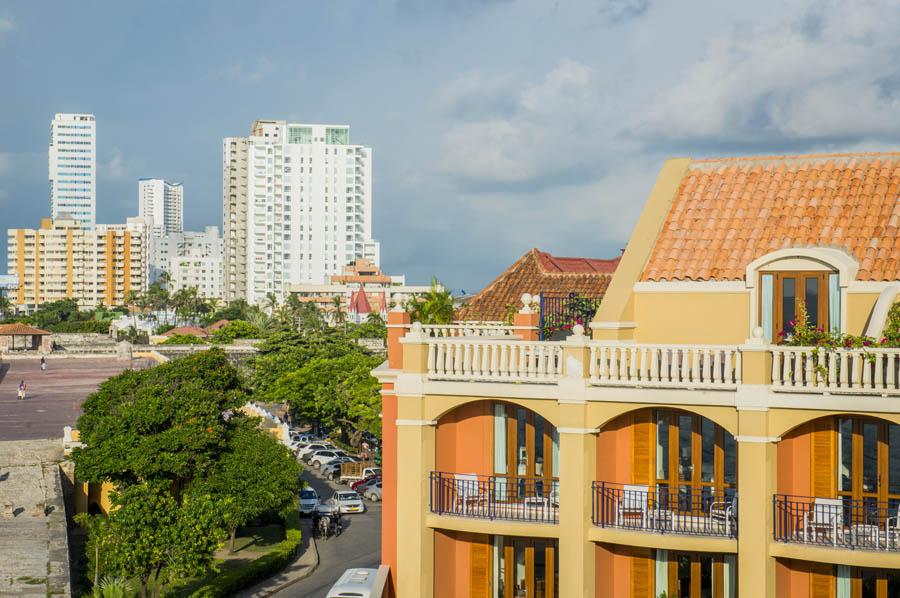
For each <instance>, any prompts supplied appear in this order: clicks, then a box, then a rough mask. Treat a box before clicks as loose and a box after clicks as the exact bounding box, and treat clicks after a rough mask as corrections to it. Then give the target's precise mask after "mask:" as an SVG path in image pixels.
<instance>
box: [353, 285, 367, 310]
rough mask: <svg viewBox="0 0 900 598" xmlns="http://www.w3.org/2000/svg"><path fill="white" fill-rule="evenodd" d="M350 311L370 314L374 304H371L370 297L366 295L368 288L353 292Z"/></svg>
mask: <svg viewBox="0 0 900 598" xmlns="http://www.w3.org/2000/svg"><path fill="white" fill-rule="evenodd" d="M350 313H353V314H370V313H372V306H370V305H369V298H368V297H366V289H364V288H362V289H360V290H358V291H354V292H353V296H352V297H351V299H350Z"/></svg>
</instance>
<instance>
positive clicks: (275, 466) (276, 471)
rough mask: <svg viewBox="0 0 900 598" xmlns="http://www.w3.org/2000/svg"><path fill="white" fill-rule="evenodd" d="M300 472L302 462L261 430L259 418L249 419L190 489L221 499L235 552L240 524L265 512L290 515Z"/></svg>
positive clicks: (230, 438)
mask: <svg viewBox="0 0 900 598" xmlns="http://www.w3.org/2000/svg"><path fill="white" fill-rule="evenodd" d="M299 476H300V465H299V464H298V463H297V460H296V459H294V458H293V456H292V455H291V454H290V452H289V451H288V449H287V448H286V447H285V446H284V445H282V444H281V443H279V442H278V441H277V440H275V438H273V437H272V436H270V435H269V434H265V433H260V431H259V430H258V429H257V428H256V420H255V419H249V420H247V421H243V422H241V424H239V425H237V426H236V427H235V429H234V430H233V432H232V433H231V434H230V436H229V438H228V443H227V445H226V447H225V453H224V454H223V456H222V458H221V459H220V460H219V461H218V464H217V467H216V469H215V470H214V471H213V472H212V474H211V475H210V476H208V477H207V478H206V479H205V480H202V481H199V482H197V483H194V484H192V485H191V488H190V491H191V492H192V493H193V492H200V493H205V494H209V495H211V496H215V497H216V498H217V499H220V500H221V503H220V512H221V514H222V517H223V519H224V522H225V525H226V527H227V529H228V533H229V543H228V550H229V551H230V552H234V537H235V534H236V532H237V528H238V527H240V526H243V525H246V524H247V523H249V522H250V521H251V520H252V519H254V518H255V517H258V516H260V515H263V514H265V513H279V514H281V515H282V516H287V514H288V511H289V510H290V509H291V508H292V507H293V500H294V493H295V491H296V489H297V485H298V484H297V480H298V478H299Z"/></svg>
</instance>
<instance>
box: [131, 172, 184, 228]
mask: <svg viewBox="0 0 900 598" xmlns="http://www.w3.org/2000/svg"><path fill="white" fill-rule="evenodd" d="M138 215H140V216H143V217H144V218H146V219H147V220H148V222H151V226H152V234H153V236H154V237H162V236H163V235H168V234H177V233H181V232H183V231H184V187H183V186H182V185H181V183H170V182H168V181H165V180H163V179H138Z"/></svg>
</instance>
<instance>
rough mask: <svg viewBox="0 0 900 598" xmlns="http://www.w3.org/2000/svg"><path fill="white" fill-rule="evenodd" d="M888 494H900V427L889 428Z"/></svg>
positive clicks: (892, 425)
mask: <svg viewBox="0 0 900 598" xmlns="http://www.w3.org/2000/svg"><path fill="white" fill-rule="evenodd" d="M888 493H889V494H900V426H898V425H896V424H890V425H889V426H888Z"/></svg>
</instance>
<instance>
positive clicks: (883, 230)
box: [641, 152, 900, 281]
mask: <svg viewBox="0 0 900 598" xmlns="http://www.w3.org/2000/svg"><path fill="white" fill-rule="evenodd" d="M898 197H900V152H892V153H864V154H821V155H806V156H768V157H755V158H727V159H720V160H698V161H694V162H692V163H691V165H690V167H689V168H688V171H687V173H686V174H685V176H684V178H683V179H682V181H681V185H680V187H679V189H678V192H677V194H676V196H675V199H674V201H673V202H672V206H671V208H670V210H669V213H668V216H667V217H666V221H665V223H664V224H663V227H662V230H661V231H660V233H659V235H658V236H657V239H656V245H655V246H654V248H653V252H652V253H651V255H650V259H649V260H648V262H647V265H646V266H645V267H644V272H643V274H642V277H641V279H642V280H645V281H662V280H743V279H744V276H745V271H746V267H747V265H748V264H749V263H750V262H752V261H753V260H755V259H756V258H758V257H760V256H762V255H765V254H767V253H769V252H772V251H775V250H777V249H783V248H788V247H808V246H826V247H833V248H838V249H843V250H844V251H846V252H848V253H849V254H850V255H853V256H855V258H856V259H857V260H858V261H859V264H860V269H859V272H858V274H857V279H858V280H876V281H877V280H900V201H898Z"/></svg>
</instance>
